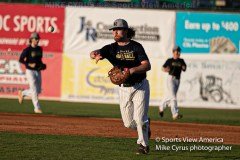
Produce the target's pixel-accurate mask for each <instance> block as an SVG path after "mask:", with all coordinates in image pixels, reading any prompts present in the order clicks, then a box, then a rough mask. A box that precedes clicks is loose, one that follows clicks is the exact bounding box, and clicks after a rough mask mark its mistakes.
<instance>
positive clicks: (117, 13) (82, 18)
mask: <svg viewBox="0 0 240 160" xmlns="http://www.w3.org/2000/svg"><path fill="white" fill-rule="evenodd" d="M113 13H114V14H113ZM175 17H176V13H175V12H174V11H153V10H151V11H150V10H144V12H143V11H142V10H140V9H139V10H138V9H117V8H114V9H112V8H76V7H66V17H65V33H64V34H65V35H64V37H65V38H64V53H69V54H89V53H90V52H91V51H92V50H95V49H100V48H102V47H103V46H104V45H107V44H110V43H113V42H114V40H113V37H112V33H111V31H109V28H111V26H113V22H114V20H116V19H118V18H122V19H125V20H126V21H127V22H128V25H129V26H130V27H133V28H134V29H135V30H136V36H135V39H134V40H136V41H138V42H140V43H141V44H142V45H143V47H144V48H145V50H146V53H147V54H148V56H149V57H162V56H164V55H167V54H171V49H172V46H173V45H174V35H175Z"/></svg>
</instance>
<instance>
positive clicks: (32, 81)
mask: <svg viewBox="0 0 240 160" xmlns="http://www.w3.org/2000/svg"><path fill="white" fill-rule="evenodd" d="M39 40H40V36H39V34H38V33H35V32H34V33H32V34H31V36H30V38H29V42H30V45H29V46H28V47H27V48H25V49H24V50H23V52H22V53H21V55H20V58H19V62H20V63H22V64H24V65H25V67H26V77H27V80H28V83H29V89H27V90H24V91H21V90H20V91H19V92H18V101H19V103H20V104H21V103H22V101H23V98H24V97H25V96H28V97H31V98H32V102H33V106H34V112H35V113H42V110H41V107H40V104H39V101H38V95H39V94H40V93H41V83H42V79H41V70H42V69H46V68H41V67H42V65H43V62H42V48H41V47H40V46H38V43H39ZM45 67H46V66H45Z"/></svg>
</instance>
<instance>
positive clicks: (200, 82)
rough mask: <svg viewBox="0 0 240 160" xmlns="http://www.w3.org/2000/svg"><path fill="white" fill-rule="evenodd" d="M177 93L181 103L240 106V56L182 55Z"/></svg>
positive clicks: (236, 107) (232, 107)
mask: <svg viewBox="0 0 240 160" xmlns="http://www.w3.org/2000/svg"><path fill="white" fill-rule="evenodd" d="M185 61H186V63H187V65H188V69H187V72H186V73H184V74H183V75H182V79H181V84H180V88H179V92H178V100H179V102H180V105H181V106H189V107H201V108H226V109H240V95H239V90H240V81H239V79H240V63H239V62H240V56H237V55H236V56H233V55H226V56H224V55H217V56H216V55H215V56H214V55H213V56H211V55H209V56H207V55H204V56H202V55H198V56H197V55H191V56H185Z"/></svg>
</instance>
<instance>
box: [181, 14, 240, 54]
mask: <svg viewBox="0 0 240 160" xmlns="http://www.w3.org/2000/svg"><path fill="white" fill-rule="evenodd" d="M176 17H177V20H176V44H177V45H179V46H180V47H181V48H182V53H201V54H209V53H217V54H231V53H238V54H239V48H240V29H239V26H240V14H223V13H221V14H220V13H190V12H177V16H176Z"/></svg>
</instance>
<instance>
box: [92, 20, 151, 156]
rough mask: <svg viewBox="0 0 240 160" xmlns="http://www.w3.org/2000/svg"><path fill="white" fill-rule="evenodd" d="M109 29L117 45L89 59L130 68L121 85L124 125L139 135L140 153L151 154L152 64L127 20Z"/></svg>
mask: <svg viewBox="0 0 240 160" xmlns="http://www.w3.org/2000/svg"><path fill="white" fill-rule="evenodd" d="M110 30H112V33H113V36H114V40H115V41H116V42H115V43H112V44H109V45H106V46H104V47H103V48H101V49H100V50H95V51H92V52H91V53H90V57H91V58H92V59H95V60H96V62H98V60H102V59H104V58H106V59H107V60H108V61H109V62H110V63H111V64H112V65H113V66H118V67H120V68H121V69H122V70H124V69H126V68H128V69H129V71H130V77H129V78H128V79H127V80H126V81H125V82H124V84H122V85H120V86H119V99H120V100H119V101H120V102H119V103H120V111H121V115H122V119H123V123H124V126H125V127H127V128H131V129H134V130H137V132H138V140H137V144H138V151H137V154H148V152H149V144H148V142H149V138H150V127H149V126H150V124H149V123H150V122H149V119H148V115H147V114H148V108H149V83H148V80H147V79H146V72H147V71H149V70H150V69H151V65H150V62H149V60H148V57H147V55H146V53H145V51H144V48H143V47H142V45H141V44H140V43H138V42H136V41H133V40H131V39H132V38H133V36H134V35H135V31H134V30H133V29H132V28H129V27H128V24H127V22H126V21H125V20H123V19H117V20H115V21H114V26H113V27H112V28H111V29H110Z"/></svg>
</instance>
